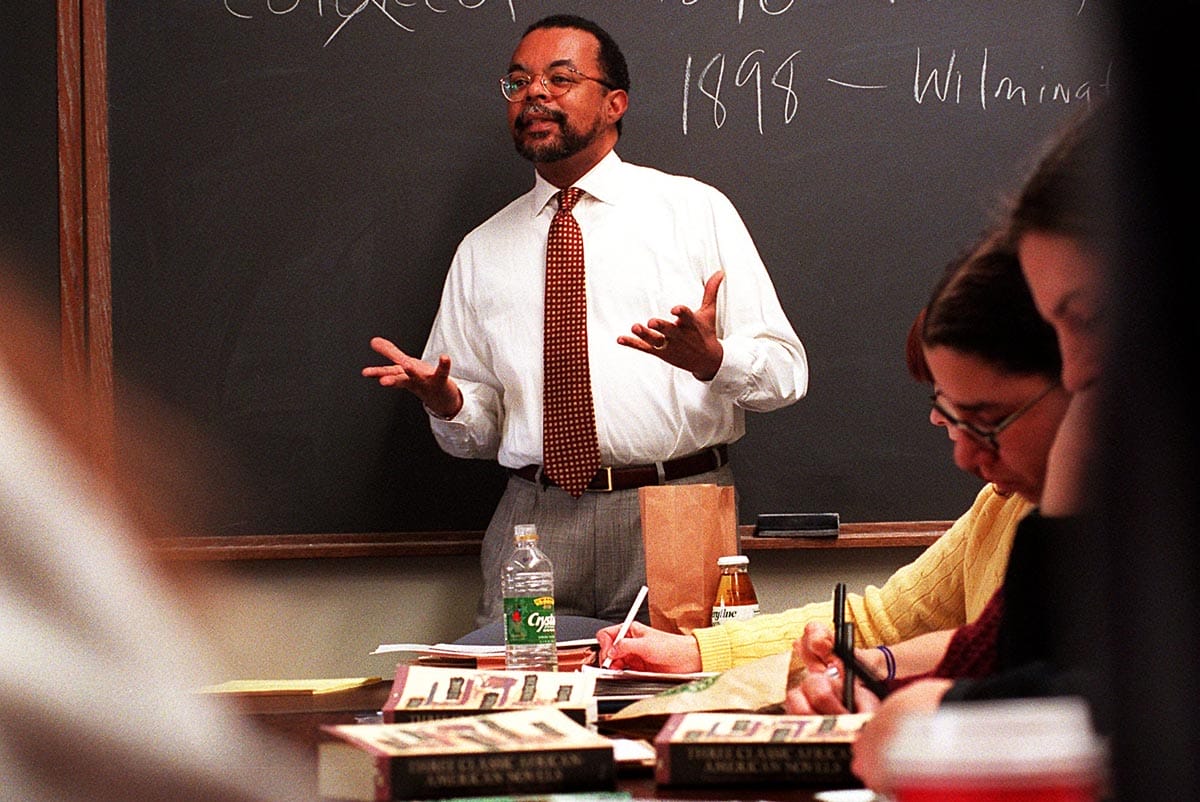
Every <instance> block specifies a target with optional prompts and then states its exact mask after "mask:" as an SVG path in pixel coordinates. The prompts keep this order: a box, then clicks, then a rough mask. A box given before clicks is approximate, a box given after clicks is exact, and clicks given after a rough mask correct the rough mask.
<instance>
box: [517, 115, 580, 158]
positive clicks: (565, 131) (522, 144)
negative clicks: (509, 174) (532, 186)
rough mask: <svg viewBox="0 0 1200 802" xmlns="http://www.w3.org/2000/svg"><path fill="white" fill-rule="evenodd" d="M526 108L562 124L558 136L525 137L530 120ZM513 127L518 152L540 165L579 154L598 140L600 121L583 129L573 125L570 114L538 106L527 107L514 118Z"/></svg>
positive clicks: (559, 125)
mask: <svg viewBox="0 0 1200 802" xmlns="http://www.w3.org/2000/svg"><path fill="white" fill-rule="evenodd" d="M526 111H531V112H536V113H537V114H539V115H541V116H542V117H543V118H545V119H548V120H552V121H553V122H555V123H556V124H557V125H558V130H559V134H558V136H557V137H553V136H545V137H539V138H537V139H524V138H522V137H521V133H522V132H523V131H524V130H525V128H526V127H527V126H528V123H526V122H525V112H526ZM513 127H514V129H515V130H514V131H513V144H514V145H516V148H517V153H519V154H521V156H523V157H524V158H526V159H528V160H529V161H531V162H534V163H535V164H536V163H538V162H556V161H561V160H562V159H567V158H570V157H571V156H574V155H575V154H576V153H579V152H580V151H581V150H583V149H584V148H586V147H587V146H588V145H590V144H592V142H594V141H595V140H596V137H597V136H598V135H599V132H600V121H599V120H596V121H595V123H594V124H593V125H592V127H591V128H589V129H588V130H586V131H583V130H580V129H579V128H576V127H575V126H573V125H571V123H570V121H569V120H568V119H567V115H565V114H563V113H562V112H561V111H556V110H554V109H549V108H546V107H545V106H536V105H535V106H528V107H527V108H526V109H524V110H523V111H522V112H521V115H520V116H518V117H517V119H516V120H515V121H514V123H513Z"/></svg>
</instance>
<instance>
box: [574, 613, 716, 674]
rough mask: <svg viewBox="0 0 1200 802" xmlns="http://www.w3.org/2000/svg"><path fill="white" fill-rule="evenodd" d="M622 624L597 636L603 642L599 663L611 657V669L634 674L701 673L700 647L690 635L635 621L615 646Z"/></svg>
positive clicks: (615, 625) (601, 631)
mask: <svg viewBox="0 0 1200 802" xmlns="http://www.w3.org/2000/svg"><path fill="white" fill-rule="evenodd" d="M620 628H621V627H620V625H619V624H613V625H612V626H611V627H605V628H604V629H602V630H600V631H599V632H597V633H596V640H597V641H599V643H600V660H601V662H603V661H604V659H605V658H606V657H611V658H612V665H611V666H609V667H610V668H616V669H622V668H628V669H632V670H634V671H662V672H664V673H670V674H688V673H691V672H693V671H700V670H702V666H701V665H700V646H699V644H697V643H696V639H695V638H693V637H692V636H691V635H678V634H676V633H674V632H663V631H662V630H661V629H654V628H652V627H648V626H646V625H645V624H642V623H640V622H638V621H634V622H633V623H631V624H630V625H629V631H628V632H626V633H625V637H624V638H622V639H621V642H620V643H618V644H617V645H616V646H613V639H614V638H616V637H617V630H619V629H620Z"/></svg>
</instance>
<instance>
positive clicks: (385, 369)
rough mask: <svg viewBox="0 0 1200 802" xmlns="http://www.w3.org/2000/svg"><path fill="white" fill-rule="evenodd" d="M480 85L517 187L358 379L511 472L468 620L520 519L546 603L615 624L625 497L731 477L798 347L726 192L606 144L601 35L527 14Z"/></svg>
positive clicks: (800, 374) (800, 364)
mask: <svg viewBox="0 0 1200 802" xmlns="http://www.w3.org/2000/svg"><path fill="white" fill-rule="evenodd" d="M500 90H501V93H502V95H503V98H504V100H505V102H506V104H507V109H508V126H509V130H510V133H511V134H512V137H513V142H514V143H515V145H516V148H517V152H518V153H520V154H521V155H522V156H523V157H525V158H526V159H528V160H530V161H531V162H533V164H534V167H535V177H534V186H533V189H531V190H530V191H529V192H527V193H525V194H524V195H522V196H520V197H519V198H517V199H516V200H514V201H513V202H511V203H510V204H509V205H508V206H506V207H505V208H503V209H501V210H500V211H499V212H497V213H496V214H495V215H494V216H492V217H491V218H490V219H489V220H487V221H486V222H484V223H483V224H482V225H480V226H479V227H478V228H476V229H475V230H474V231H472V232H470V233H469V234H468V235H467V236H466V237H465V238H464V239H463V241H462V242H461V243H460V245H459V247H458V250H457V252H456V254H455V256H454V259H453V262H452V264H451V266H450V271H449V274H448V275H447V278H446V283H445V287H444V289H443V293H442V299H441V305H440V307H439V309H438V313H437V317H436V318H435V320H434V323H433V328H432V331H431V332H430V335H429V339H428V341H427V343H426V345H425V350H424V353H423V354H422V357H421V358H420V359H417V358H415V357H413V356H410V355H409V354H406V353H405V352H403V351H402V350H400V349H399V348H398V347H396V346H395V345H394V344H393V343H391V342H389V341H388V340H385V339H383V338H379V337H376V338H374V339H372V341H371V347H372V348H373V349H374V350H375V351H376V352H378V353H379V354H380V355H382V356H383V357H385V358H386V359H388V360H389V361H390V363H391V364H386V365H379V366H371V367H367V368H364V369H363V371H362V373H363V375H364V376H367V377H371V378H376V379H378V381H379V383H380V384H382V385H384V386H394V387H400V388H403V389H406V390H409V391H410V392H412V393H413V394H414V395H416V396H417V398H419V399H420V401H421V402H422V403H423V404H424V405H425V408H426V410H427V411H428V412H429V415H430V425H431V427H432V430H433V434H434V437H435V438H436V440H437V442H438V444H439V445H440V446H441V448H442V449H443V450H444V451H446V452H447V453H449V454H451V455H453V456H457V457H463V458H475V459H496V460H498V461H499V462H500V464H501V465H503V466H504V467H506V468H507V469H508V470H509V479H508V483H507V485H506V488H505V491H504V494H503V496H502V497H501V499H500V502H499V504H498V505H497V508H496V510H495V512H494V514H493V516H492V519H491V521H490V523H489V525H488V529H487V533H486V534H485V536H484V541H483V551H482V556H481V564H482V569H483V582H484V591H483V596H482V598H481V601H480V604H479V608H478V612H477V618H476V623H477V624H478V625H479V626H484V625H486V624H489V623H493V622H498V621H499V620H500V611H501V598H500V587H499V583H500V572H501V565H502V563H503V561H504V559H505V557H506V556H507V554H508V552H509V551H510V550H511V546H512V532H513V526H514V525H515V524H521V523H533V524H536V525H537V529H538V534H539V540H540V545H541V547H542V549H543V550H544V551H545V552H546V553H547V555H548V556H549V557H550V559H551V560H552V561H553V563H554V567H555V602H556V613H557V614H558V615H560V616H563V615H568V616H586V617H592V618H597V619H601V620H604V621H619V620H621V618H622V617H623V616H624V615H625V613H626V612H627V610H628V609H629V607H630V604H631V602H632V601H633V599H634V597H635V596H636V594H637V592H638V590H639V588H640V587H641V585H642V584H643V583H644V582H645V581H646V577H645V559H644V554H643V549H642V535H641V522H640V513H639V506H638V494H637V492H636V491H637V488H638V487H641V486H644V485H647V484H666V483H707V484H722V485H731V484H733V472H732V469H731V467H730V466H729V464H728V453H727V450H726V447H727V445H728V444H729V443H732V442H734V441H736V440H737V439H739V438H740V437H741V436H742V435H743V434H744V433H745V412H746V410H750V411H753V412H769V411H771V410H774V409H778V408H780V407H783V406H786V405H788V404H791V403H794V402H795V401H797V400H798V399H800V398H801V397H803V396H804V394H805V392H806V391H807V387H808V363H807V358H806V355H805V352H804V347H803V346H802V345H801V343H800V340H799V338H798V337H797V336H796V333H795V331H794V330H793V328H792V326H791V324H790V323H789V321H788V319H787V316H786V315H785V314H784V312H783V309H782V308H781V306H780V304H779V300H778V298H777V296H776V292H775V288H774V286H773V285H772V283H771V279H770V277H769V276H768V274H767V270H766V268H765V266H764V265H763V263H762V260H761V258H760V257H759V255H758V251H757V249H756V248H755V245H754V242H753V241H752V240H751V238H750V234H749V232H748V231H747V230H746V227H745V225H744V223H743V222H742V220H741V218H740V217H739V216H738V213H737V211H736V210H735V209H734V208H733V205H732V204H731V203H730V202H729V200H728V199H727V198H726V197H725V196H724V195H723V194H721V193H720V192H719V191H718V190H716V189H714V188H713V187H711V186H708V185H706V184H703V183H701V182H699V181H697V180H695V179H692V178H688V177H683V176H673V175H668V174H666V173H662V172H660V171H658V170H655V169H652V168H649V167H643V166H638V165H634V164H630V163H628V162H624V161H622V160H621V159H620V158H619V157H618V156H617V154H616V152H615V151H614V147H615V145H616V143H617V140H618V137H619V136H620V133H621V118H622V117H623V115H624V114H625V111H626V109H627V107H628V104H629V94H628V93H629V74H628V69H627V67H626V64H625V59H624V56H623V55H622V54H621V51H620V48H619V47H618V46H617V44H616V42H614V41H613V39H612V38H611V37H610V36H609V35H608V33H607V32H605V31H604V30H603V29H602V28H600V27H599V26H597V25H596V24H595V23H592V22H590V21H588V20H586V19H582V18H580V17H575V16H569V15H555V16H550V17H546V18H544V19H542V20H540V21H538V22H535V23H534V24H533V25H531V26H530V27H529V28H528V29H527V30H526V32H525V34H524V36H523V37H522V39H521V40H520V42H519V43H518V45H517V49H516V51H515V52H514V53H513V55H512V59H511V61H510V63H509V65H508V69H507V72H506V73H505V74H504V76H503V77H502V78H501V80H500ZM560 191H562V192H560ZM560 195H561V199H560ZM560 237H561V239H560ZM685 303H686V304H696V305H695V306H689V305H684V304H685ZM664 313H667V314H669V316H668V317H661V315H664ZM639 321H644V322H639ZM624 332H628V333H624ZM544 393H545V395H544ZM589 396H590V397H589ZM560 405H562V407H561V409H560ZM646 616H647V614H646V613H644V612H643V614H642V618H643V619H645V618H646ZM589 634H590V633H589ZM561 635H562V633H560V636H561Z"/></svg>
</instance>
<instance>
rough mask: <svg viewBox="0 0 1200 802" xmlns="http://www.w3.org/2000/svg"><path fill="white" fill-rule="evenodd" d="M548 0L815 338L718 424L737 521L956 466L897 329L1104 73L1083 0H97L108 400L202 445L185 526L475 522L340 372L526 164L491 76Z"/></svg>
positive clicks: (649, 154) (424, 456)
mask: <svg viewBox="0 0 1200 802" xmlns="http://www.w3.org/2000/svg"><path fill="white" fill-rule="evenodd" d="M555 12H571V13H579V14H582V15H584V16H587V17H590V18H592V19H595V20H596V21H597V22H599V23H600V24H601V25H603V26H604V27H606V28H607V29H608V30H609V31H610V32H611V33H612V34H613V35H614V36H615V38H616V39H617V41H618V42H619V43H621V45H622V48H623V49H624V51H625V54H626V57H627V59H628V61H629V64H630V70H631V77H632V84H633V86H632V91H631V102H630V110H629V113H628V114H627V116H626V118H625V125H624V133H623V135H622V138H621V141H620V142H619V144H618V152H619V153H620V154H621V156H622V157H623V158H624V159H626V160H627V161H632V162H637V163H643V164H648V165H652V166H655V167H659V168H661V169H664V170H667V171H670V172H677V173H684V174H689V175H693V176H695V177H697V178H700V179H701V180H704V181H706V182H708V183H711V184H713V185H715V186H717V187H718V188H720V189H721V190H723V191H724V192H725V193H726V194H727V195H728V196H729V197H730V198H731V199H732V201H733V202H734V204H735V205H736V206H737V208H738V209H739V210H740V212H741V214H742V216H743V219H744V220H745V222H746V224H747V226H748V228H749V229H750V232H751V234H752V235H753V236H754V238H755V240H756V242H757V244H758V247H759V249H760V251H761V253H762V256H763V259H764V261H765V262H766V264H767V266H768V268H769V270H770V271H771V273H772V276H773V278H774V281H775V284H776V287H777V289H778V292H779V296H780V300H781V301H782V304H783V307H784V309H785V310H786V311H787V312H788V314H789V316H790V318H791V320H792V323H793V325H794V326H795V328H796V330H797V332H798V334H799V335H800V338H801V340H802V341H803V342H804V344H805V346H806V347H807V349H808V354H809V359H810V366H811V374H812V375H811V386H810V391H809V394H808V397H807V398H805V399H803V400H802V401H800V402H799V403H797V404H795V405H794V406H792V407H789V408H787V409H785V410H781V411H777V412H773V413H769V414H751V415H750V416H749V421H748V428H749V433H748V434H747V436H746V437H745V438H744V439H743V440H742V441H740V442H738V443H737V444H735V446H734V448H733V450H732V453H733V460H734V465H735V470H736V473H737V476H738V480H739V486H740V491H739V505H740V506H739V517H740V520H741V521H742V522H743V523H746V522H749V521H751V520H752V519H753V516H754V515H755V514H757V513H759V512H781V511H836V512H839V513H840V514H841V515H842V519H843V520H846V521H872V520H891V521H895V520H921V519H945V518H952V517H955V516H957V515H958V514H959V513H961V512H962V510H963V509H965V507H966V505H967V503H968V502H969V501H970V499H971V497H972V496H973V494H974V492H975V490H976V489H977V487H978V480H975V479H973V478H971V477H968V476H966V475H965V474H963V473H961V472H960V471H958V470H956V469H955V468H954V466H953V464H952V462H951V460H950V458H949V457H950V454H949V447H948V441H947V440H946V435H945V433H944V431H943V430H940V429H935V428H934V427H932V426H930V425H929V423H928V416H927V393H928V390H927V388H924V387H921V386H919V385H917V384H916V383H915V382H913V381H912V380H911V379H910V378H909V377H908V375H907V373H906V371H905V369H904V364H903V343H904V337H905V334H906V332H907V330H908V326H909V323H910V322H911V320H912V317H913V315H914V314H915V312H916V311H917V309H918V308H919V307H920V306H921V304H922V303H923V301H924V300H925V298H926V297H927V294H928V291H929V289H930V288H931V286H932V284H933V281H934V280H935V278H936V276H937V275H938V274H939V272H940V271H941V269H942V266H943V265H944V264H945V262H946V261H947V260H949V259H950V258H951V257H952V256H953V255H954V254H955V253H956V252H957V251H958V250H959V249H960V248H962V247H963V246H964V245H965V244H967V243H968V242H969V241H970V240H971V239H972V238H973V237H974V236H975V235H976V234H977V233H978V232H979V231H980V230H981V229H982V227H983V226H984V224H985V223H986V222H987V220H988V219H989V218H990V217H991V216H992V215H993V213H994V212H995V211H996V209H997V204H998V202H999V200H1000V198H1001V197H1002V196H1003V195H1004V194H1005V193H1007V192H1010V191H1012V190H1013V189H1014V188H1015V187H1016V186H1017V185H1018V183H1019V180H1020V177H1021V176H1022V175H1023V173H1024V171H1025V170H1026V169H1027V168H1028V166H1029V165H1030V163H1031V160H1032V158H1033V155H1034V152H1035V149H1036V148H1037V146H1038V145H1039V144H1040V143H1041V142H1042V141H1043V140H1044V138H1045V137H1046V136H1047V135H1048V134H1049V133H1050V132H1051V131H1053V130H1054V129H1055V128H1056V127H1057V126H1059V125H1060V124H1061V123H1062V122H1063V121H1064V120H1065V119H1066V118H1067V117H1068V116H1070V115H1071V114H1073V113H1074V112H1075V111H1076V110H1077V109H1079V108H1080V107H1081V106H1083V105H1086V104H1087V103H1089V102H1092V101H1095V100H1097V99H1098V98H1100V97H1102V96H1103V95H1104V94H1105V93H1106V92H1107V91H1108V88H1109V87H1110V86H1111V85H1113V84H1114V83H1115V82H1117V81H1119V80H1120V78H1121V75H1120V65H1119V64H1117V63H1114V62H1113V59H1112V56H1111V55H1110V53H1109V47H1108V42H1107V40H1106V39H1105V37H1104V36H1103V33H1102V32H1103V31H1104V30H1105V26H1106V24H1107V23H1106V18H1105V17H1106V14H1108V13H1109V10H1108V9H1106V8H1105V7H1104V6H1103V5H1102V4H1100V3H1097V2H1094V0H1045V1H1044V2H1014V0H989V1H986V2H985V1H983V0H980V1H978V2H964V0H843V1H842V2H832V0H825V1H818V0H738V2H733V0H727V2H716V1H715V0H593V1H592V2H532V0H424V2H417V1H416V0H408V1H407V2H397V0H365V1H364V0H352V2H343V3H338V2H331V1H330V0H223V2H215V1H214V2H206V3H197V2H194V0H164V1H163V2H159V3H154V4H151V5H149V6H148V5H147V4H139V3H111V4H109V7H108V12H107V14H108V20H107V22H108V35H109V41H108V64H107V68H108V82H109V126H110V132H109V137H110V154H111V155H110V185H111V219H112V274H113V287H112V302H113V317H114V353H115V358H114V361H115V368H116V372H117V378H118V390H119V394H118V404H120V403H121V397H122V395H123V393H124V392H125V391H124V390H122V388H130V387H133V386H137V387H142V388H148V389H150V390H151V391H153V392H154V393H155V394H157V395H159V396H161V397H162V398H165V399H166V400H167V401H168V402H170V403H171V404H173V405H175V406H177V407H179V408H180V409H182V410H184V411H185V413H186V414H187V415H188V416H189V417H190V418H192V419H193V420H195V421H197V422H198V423H199V424H200V425H201V427H202V430H203V431H204V433H205V436H206V437H207V438H209V439H210V440H211V441H212V443H214V444H215V445H216V446H217V447H218V449H219V450H220V451H221V453H223V454H224V457H225V460H226V465H227V468H228V470H229V473H228V476H227V478H228V479H232V478H233V477H236V480H233V481H230V484H231V485H232V486H234V489H235V491H236V493H235V497H234V499H233V503H232V504H230V505H229V507H228V509H226V508H224V507H223V508H222V511H221V513H220V514H214V515H212V516H210V518H211V519H210V520H209V521H208V522H207V523H206V526H209V527H210V531H209V532H208V533H210V534H263V533H304V532H313V533H316V532H376V531H427V530H463V529H466V530H471V529H480V528H483V526H484V525H485V524H486V521H487V519H488V516H489V514H490V512H491V510H492V508H493V506H494V503H495V501H496V499H497V498H498V495H499V492H500V490H501V487H502V484H503V481H504V473H503V471H502V470H501V469H500V468H499V467H498V466H497V465H496V464H495V463H490V462H483V461H466V460H457V459H453V458H450V457H448V456H446V455H444V454H442V453H441V452H440V451H439V449H438V448H437V446H436V444H435V443H434V441H433V439H432V436H431V435H430V433H429V427H428V423H427V418H426V416H425V413H424V412H423V411H422V410H421V408H420V406H419V404H418V403H417V402H416V401H415V399H413V398H412V397H411V396H408V395H407V394H404V393H399V392H396V391H389V390H385V389H383V388H380V387H378V386H376V385H375V384H374V383H373V382H371V381H368V380H366V379H363V378H362V377H361V376H360V375H359V370H360V368H361V367H362V366H363V365H365V364H367V363H373V362H375V361H377V360H376V357H375V356H374V354H373V353H372V352H371V351H370V350H369V349H368V345H367V343H368V340H369V338H370V337H371V336H372V335H377V334H378V335H383V336H387V337H389V338H391V339H393V340H394V341H395V342H397V343H398V344H400V346H401V347H402V348H405V349H406V350H409V351H412V352H420V351H421V349H422V346H423V344H424V341H425V337H426V334H427V332H428V328H429V326H430V324H431V322H432V319H433V316H434V313H435V311H436V307H437V303H438V298H439V295H440V291H441V286H442V282H443V279H444V276H445V271H446V269H447V267H448V265H449V262H450V259H451V256H452V254H453V251H454V248H455V246H456V245H457V243H458V241H459V240H460V238H461V237H462V236H463V235H464V234H465V233H466V232H467V231H469V230H470V229H471V228H473V227H474V226H476V225H478V224H479V223H480V222H482V221H483V220H485V219H486V218H487V217H488V216H489V215H491V214H492V213H493V212H494V211H496V210H497V209H499V208H500V207H501V206H502V205H504V204H505V203H506V202H507V201H509V200H510V199H511V198H513V197H515V196H516V195H518V194H520V193H522V192H524V191H525V190H526V189H527V188H528V187H529V186H530V185H531V183H532V177H533V174H532V167H531V166H530V165H529V164H528V163H527V162H525V161H523V160H522V159H521V158H520V157H519V156H518V155H517V154H516V153H515V152H514V149H513V147H512V144H511V141H510V140H509V138H508V134H507V132H506V129H505V124H504V105H503V100H502V98H501V96H500V92H499V89H498V86H497V79H498V76H499V75H500V74H501V73H502V72H503V70H504V69H505V67H506V66H507V61H508V58H509V56H510V55H511V53H512V50H513V48H514V47H515V45H516V42H517V40H518V39H519V38H520V35H521V33H522V32H523V31H524V29H525V27H526V26H527V25H528V24H529V23H531V22H533V21H534V20H536V19H538V18H540V17H542V16H544V15H546V14H548V13H555ZM670 300H671V302H678V301H680V300H685V299H670ZM664 311H665V310H664ZM630 322H631V323H632V322H633V321H630ZM187 445H188V444H181V448H186V447H187Z"/></svg>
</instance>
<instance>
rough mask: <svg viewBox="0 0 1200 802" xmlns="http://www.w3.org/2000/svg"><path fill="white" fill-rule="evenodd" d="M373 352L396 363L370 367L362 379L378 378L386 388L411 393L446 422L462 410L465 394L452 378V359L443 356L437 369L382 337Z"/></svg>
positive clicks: (373, 343)
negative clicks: (446, 419) (463, 394)
mask: <svg viewBox="0 0 1200 802" xmlns="http://www.w3.org/2000/svg"><path fill="white" fill-rule="evenodd" d="M371 348H372V349H374V351H375V352H376V353H378V354H379V355H380V356H383V357H386V358H387V359H390V360H391V361H392V364H390V365H370V366H368V367H365V368H363V370H362V375H364V376H366V377H367V378H377V379H379V383H380V384H381V385H383V386H384V387H400V388H402V389H405V390H408V391H409V392H411V393H412V394H413V395H415V396H416V397H417V398H419V399H421V403H422V404H424V405H425V406H426V407H428V408H429V409H430V410H432V411H433V412H434V413H435V414H437V415H440V416H442V417H443V418H452V417H454V416H455V415H457V414H458V411H459V410H460V409H462V405H463V400H462V392H460V391H459V389H458V385H457V384H455V383H454V380H453V379H451V378H450V357H448V356H446V355H445V354H442V355H441V356H440V357H438V363H437V365H429V364H428V363H426V362H422V361H421V360H419V359H417V358H416V357H412V356H409V355H408V354H406V353H404V352H403V351H401V350H400V349H399V348H397V347H396V346H395V344H394V343H392V342H391V341H390V340H385V339H384V338H382V337H372V338H371Z"/></svg>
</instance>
